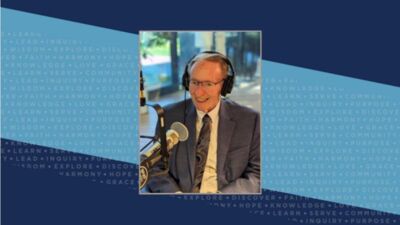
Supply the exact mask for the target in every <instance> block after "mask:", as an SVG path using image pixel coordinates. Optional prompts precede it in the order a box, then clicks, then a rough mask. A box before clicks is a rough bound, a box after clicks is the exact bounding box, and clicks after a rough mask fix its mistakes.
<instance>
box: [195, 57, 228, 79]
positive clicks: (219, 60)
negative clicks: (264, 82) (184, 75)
mask: <svg viewBox="0 0 400 225" xmlns="http://www.w3.org/2000/svg"><path fill="white" fill-rule="evenodd" d="M200 61H210V62H217V63H219V64H220V65H221V69H222V72H223V75H224V78H226V76H227V75H228V72H229V66H228V64H227V62H226V57H225V56H224V55H222V54H219V53H208V52H202V53H200V54H198V55H196V56H195V57H194V58H193V59H192V61H190V63H189V67H188V73H189V74H191V72H192V67H193V65H194V64H195V63H196V62H200Z"/></svg>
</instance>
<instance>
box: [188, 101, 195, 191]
mask: <svg viewBox="0 0 400 225" xmlns="http://www.w3.org/2000/svg"><path fill="white" fill-rule="evenodd" d="M186 113H187V117H186V121H187V122H186V124H187V126H188V127H187V128H188V130H189V138H188V140H187V142H186V150H187V156H188V161H189V170H190V180H191V183H192V184H193V182H194V167H195V160H196V154H195V146H196V117H197V115H196V109H195V107H194V106H193V103H192V101H190V103H189V104H188V108H187V111H186Z"/></svg>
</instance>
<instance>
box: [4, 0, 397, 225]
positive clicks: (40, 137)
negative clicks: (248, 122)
mask: <svg viewBox="0 0 400 225" xmlns="http://www.w3.org/2000/svg"><path fill="white" fill-rule="evenodd" d="M2 4H3V5H2V7H3V8H2V48H3V51H2V84H1V85H2V123H1V124H2V125H1V126H2V205H3V207H2V222H3V223H4V224H27V223H33V224H54V223H56V224H72V223H74V224H87V223H98V224H128V223H129V224H130V223H132V222H135V221H137V220H139V219H141V218H146V219H145V220H148V221H149V222H150V223H156V222H165V221H166V220H167V219H171V215H173V217H172V220H173V221H175V222H177V223H179V222H182V223H183V222H186V221H191V220H192V218H194V217H196V218H197V219H196V221H199V222H201V221H204V222H207V221H208V217H210V218H216V219H223V221H226V222H227V223H240V222H241V221H243V223H244V222H247V223H248V222H253V223H256V222H258V223H260V222H271V223H279V224H301V223H306V224H309V223H313V221H310V218H314V219H315V218H320V219H323V218H325V219H327V220H326V223H332V224H335V223H340V224H342V223H354V221H356V219H361V218H364V219H371V220H372V221H374V220H380V219H384V220H385V221H386V222H385V223H387V224H396V223H399V216H398V214H400V198H399V194H400V191H399V189H398V186H399V184H398V182H399V180H400V178H399V175H398V174H400V173H398V171H399V170H400V168H399V165H398V159H399V153H398V149H399V143H398V140H399V137H398V136H399V133H400V132H399V129H400V125H399V123H400V121H399V120H398V118H399V103H398V99H399V97H400V91H399V89H398V86H399V85H400V82H399V81H400V79H399V77H398V76H396V75H398V74H399V68H398V65H397V64H396V63H397V61H398V57H397V55H398V52H400V51H399V50H400V44H399V40H400V35H399V29H398V28H397V27H398V25H399V24H398V21H400V20H399V19H400V18H399V17H400V16H399V15H398V13H397V10H396V9H398V8H399V7H398V5H397V4H396V1H385V2H384V3H377V2H374V1H352V2H346V3H344V2H342V3H337V2H336V3H335V2H333V1H332V2H323V3H322V2H319V1H304V2H302V3H300V2H298V1H280V2H279V3H270V2H268V3H263V5H262V6H261V5H260V4H261V3H258V2H256V1H246V4H238V3H232V4H222V3H218V2H214V1H210V2H207V1H206V2H202V3H201V4H198V5H196V4H193V5H191V4H190V5H188V4H187V3H184V2H176V3H175V2H159V3H156V2H149V3H148V4H147V3H140V4H137V3H131V4H128V3H125V2H118V1H114V2H112V3H111V2H107V3H99V2H96V3H95V4H94V3H88V2H85V3H83V2H78V1H76V2H74V1H60V2H52V1H35V2H24V1H3V3H2ZM156 6H157V7H156ZM183 6H186V7H183ZM25 12H28V13H25ZM38 15H44V16H48V17H43V16H38ZM55 18H58V19H55ZM59 19H62V20H59ZM75 22H78V23H75ZM93 25H94V26H93ZM157 29H163V30H164V29H185V30H186V29H190V30H202V29H204V30H210V29H225V30H226V29H229V30H240V29H246V30H250V29H254V30H262V32H263V33H262V37H263V43H262V46H263V52H262V55H263V100H264V101H263V118H264V119H263V143H262V144H263V163H264V164H263V165H265V166H264V167H263V189H264V191H263V195H262V196H259V197H258V198H254V199H250V200H249V199H246V200H238V199H237V198H234V197H233V196H224V197H222V199H219V200H215V199H207V198H205V197H204V199H197V198H195V197H194V198H193V199H190V197H189V196H186V197H168V196H162V197H161V196H139V195H138V194H137V188H136V187H137V184H136V182H134V181H136V179H137V174H136V166H135V164H136V163H137V158H136V156H137V149H136V148H137V146H135V145H136V143H135V140H137V139H138V137H137V127H136V126H135V125H134V124H136V118H138V117H137V116H136V115H137V114H138V111H137V108H136V105H137V95H136V94H135V93H137V85H136V84H137V77H138V76H136V75H135V74H137V72H136V71H137V64H136V62H137V33H138V31H139V30H157ZM26 40H31V41H34V40H37V42H30V43H27V42H26ZM41 40H45V41H44V42H40V41H41ZM29 45H32V46H33V47H36V48H33V47H32V48H31V49H30V51H29V50H28V49H27V48H25V47H27V46H29ZM68 48H69V50H67V49H68ZM86 48H88V49H86ZM84 49H86V50H84ZM27 53H28V54H27ZM26 55H28V56H29V55H31V56H34V57H31V58H29V57H25V56H26ZM68 55H69V56H70V58H65V57H64V58H62V57H60V56H68ZM74 55H80V56H82V57H83V58H80V59H79V60H77V59H74V58H73V56H74ZM85 56H87V58H85ZM125 56H126V57H125ZM91 57H93V58H91ZM107 57H109V58H107ZM42 61H46V62H49V65H48V68H47V67H46V68H44V67H39V66H38V65H39V62H42ZM25 71H31V72H32V73H31V74H29V73H26V72H25ZM35 71H36V72H35ZM49 71H50V72H49ZM51 71H66V73H60V74H53V73H52V72H51ZM46 72H47V73H46ZM53 76H56V77H53ZM60 80H61V81H63V82H62V83H58V82H59V81H60ZM55 87H60V88H55ZM61 87H62V88H61ZM111 87H118V88H117V89H115V88H111ZM26 93H29V95H26ZM70 94H74V95H70ZM32 96H33V97H32ZM49 96H50V97H49ZM66 96H68V97H66ZM93 102H94V103H95V104H94V105H93V104H91V103H93ZM115 102H118V103H119V104H115ZM44 103H45V104H44ZM335 110H338V111H335ZM282 118H283V119H282ZM285 118H286V120H285ZM326 118H328V119H330V120H324V119H326ZM129 124H131V125H129ZM349 124H350V125H351V126H350V127H349ZM103 126H104V127H103ZM71 134H73V135H71ZM304 134H309V135H308V136H306V135H304ZM359 134H360V135H359ZM302 135H303V136H302ZM340 135H342V136H340ZM357 135H358V136H357ZM369 140H379V141H378V142H376V143H375V142H368V141H369ZM22 143H27V144H22ZM28 143H29V144H28ZM368 145H369V146H368ZM58 149H62V150H61V151H60V150H58ZM63 150H65V151H63ZM293 155H300V156H301V157H290V156H293ZM34 156H36V157H37V158H35V159H36V161H35V163H38V164H41V165H45V166H44V168H24V166H25V165H27V164H26V162H27V161H20V160H21V159H22V157H25V158H24V159H25V160H27V158H30V159H32V158H33V157H34ZM50 156H59V157H67V158H66V159H67V161H68V162H69V163H71V165H73V164H74V163H76V164H82V163H83V162H85V160H86V161H88V162H90V163H91V164H92V166H93V167H94V169H91V172H98V174H95V175H93V176H90V175H88V176H87V177H85V176H83V177H70V176H69V175H67V173H66V172H68V171H69V172H71V171H73V170H74V169H71V168H69V169H59V167H57V165H55V164H56V162H54V161H50V160H49V159H48V158H46V157H50ZM72 156H75V157H78V156H79V157H82V158H81V159H80V160H79V161H76V162H75V161H73V160H71V158H68V157H72ZM17 158H18V160H19V161H17ZM31 162H32V161H31ZM107 164H110V165H111V166H108V167H107V166H104V165H107ZM304 165H309V166H304ZM371 165H375V166H371ZM77 170H79V169H77ZM315 171H318V172H320V174H315ZM117 172H126V173H125V174H123V175H121V176H119V177H118V176H117V177H116V176H115V173H117ZM313 173H314V174H313ZM310 174H312V175H310ZM127 180H129V181H132V182H129V181H128V182H127ZM285 181H290V182H289V183H288V182H285ZM332 181H334V182H332ZM316 184H317V186H318V185H320V186H318V187H320V188H319V189H313V188H314V187H316ZM365 187H369V188H370V189H368V190H364V189H363V188H365ZM382 187H384V188H382ZM379 190H381V191H379ZM382 190H383V191H382ZM318 199H319V200H318ZM328 201H329V202H328ZM275 203H276V204H275ZM285 203H286V204H288V203H298V204H295V205H293V208H292V209H293V210H294V211H296V212H297V214H296V215H289V214H285V212H290V210H288V209H287V208H285V205H282V204H285ZM340 203H342V204H346V205H342V204H340ZM228 204H229V206H228ZM234 204H235V206H234ZM248 204H250V205H248ZM251 204H259V205H257V207H255V206H254V205H251ZM304 204H306V205H304ZM307 204H311V205H312V207H305V206H307ZM321 205H323V207H322V206H321ZM349 205H352V206H349ZM317 206H321V208H322V209H323V211H324V212H331V214H328V215H329V216H327V215H325V216H319V217H316V216H315V215H313V214H312V213H313V212H312V211H313V210H315V209H318V207H317ZM357 207H364V208H357ZM373 210H378V211H373ZM382 211H383V212H388V213H383V212H382ZM354 212H358V213H354ZM390 213H394V214H390ZM332 214H335V215H333V216H332ZM396 214H397V215H396ZM21 215H23V216H21ZM155 215H156V216H155ZM203 215H207V217H205V216H203ZM186 217H187V219H189V220H187V219H183V218H186ZM339 219H340V221H339ZM314 223H315V222H314Z"/></svg>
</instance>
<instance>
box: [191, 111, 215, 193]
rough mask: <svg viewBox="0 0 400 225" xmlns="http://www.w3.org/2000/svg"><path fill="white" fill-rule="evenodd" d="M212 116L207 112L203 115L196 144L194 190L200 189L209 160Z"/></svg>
mask: <svg viewBox="0 0 400 225" xmlns="http://www.w3.org/2000/svg"><path fill="white" fill-rule="evenodd" d="M211 122H212V121H211V118H210V117H209V116H208V115H207V114H206V115H204V116H203V126H202V127H201V130H200V135H199V139H198V141H197V146H196V164H195V180H194V187H193V192H196V193H198V192H199V191H200V185H201V180H202V179H203V174H204V168H205V165H206V161H207V154H208V146H209V144H210V135H211Z"/></svg>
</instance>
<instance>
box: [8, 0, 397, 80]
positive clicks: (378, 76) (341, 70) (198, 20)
mask: <svg viewBox="0 0 400 225" xmlns="http://www.w3.org/2000/svg"><path fill="white" fill-rule="evenodd" d="M262 2H263V3H261V1H242V2H232V3H230V4H227V3H224V2H222V1H214V0H205V1H201V3H200V2H199V3H198V4H196V3H195V2H194V3H188V2H187V1H140V2H138V1H104V2H100V1H93V2H90V1H70V0H68V1H66V0H64V1H51V0H37V1H24V0H9V1H3V3H2V4H3V7H7V8H12V9H17V10H22V11H27V12H32V13H37V14H42V15H47V16H51V17H56V18H63V19H67V20H71V21H78V22H82V23H87V24H93V25H97V26H101V27H107V28H112V29H116V30H122V31H127V32H131V33H137V32H138V31H139V30H157V29H162V30H165V29H189V30H201V29H206V30H208V29H259V30H262V31H263V58H264V59H267V60H271V61H276V62H281V63H286V64H291V65H296V66H302V67H307V68H311V69H316V70H321V71H326V72H331V73H336V74H341V75H345V76H350V77H356V78H361V79H365V80H371V81H375V82H381V83H386V84H391V85H396V86H400V76H397V75H398V74H400V73H399V72H400V69H399V66H398V53H399V52H400V43H399V42H400V41H399V40H400V31H399V30H400V29H398V27H400V24H399V23H400V22H399V21H400V13H398V9H399V4H400V3H399V1H395V0H388V1H367V0H365V1H329V2H327V1H318V0H313V1H288V0H285V1H275V2H266V1H262Z"/></svg>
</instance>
